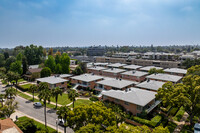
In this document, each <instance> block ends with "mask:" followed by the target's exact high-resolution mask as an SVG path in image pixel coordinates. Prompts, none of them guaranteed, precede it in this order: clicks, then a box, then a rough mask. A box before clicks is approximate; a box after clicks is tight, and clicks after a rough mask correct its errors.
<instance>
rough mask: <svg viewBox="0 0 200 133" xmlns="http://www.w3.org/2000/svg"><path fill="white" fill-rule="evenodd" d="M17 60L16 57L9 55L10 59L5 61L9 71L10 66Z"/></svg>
mask: <svg viewBox="0 0 200 133" xmlns="http://www.w3.org/2000/svg"><path fill="white" fill-rule="evenodd" d="M15 61H16V58H15V57H13V56H11V57H9V58H8V59H6V63H5V67H6V70H7V71H8V70H9V68H10V65H11V64H12V63H13V62H15Z"/></svg>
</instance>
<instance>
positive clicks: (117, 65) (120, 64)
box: [107, 63, 127, 68]
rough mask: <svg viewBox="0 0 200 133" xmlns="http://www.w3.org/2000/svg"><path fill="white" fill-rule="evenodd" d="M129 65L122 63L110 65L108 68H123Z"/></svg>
mask: <svg viewBox="0 0 200 133" xmlns="http://www.w3.org/2000/svg"><path fill="white" fill-rule="evenodd" d="M126 65H127V64H122V63H114V64H110V65H107V66H108V67H116V68H118V67H122V66H126Z"/></svg>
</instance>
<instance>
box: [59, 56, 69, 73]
mask: <svg viewBox="0 0 200 133" xmlns="http://www.w3.org/2000/svg"><path fill="white" fill-rule="evenodd" d="M60 64H61V66H62V73H63V74H66V73H69V71H70V68H69V65H70V58H69V56H68V55H67V54H66V53H63V54H62V56H61V58H60Z"/></svg>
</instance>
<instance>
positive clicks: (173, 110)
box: [169, 107, 178, 116]
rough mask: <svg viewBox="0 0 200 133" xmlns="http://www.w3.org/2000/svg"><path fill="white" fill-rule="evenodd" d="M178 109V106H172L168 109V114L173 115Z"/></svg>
mask: <svg viewBox="0 0 200 133" xmlns="http://www.w3.org/2000/svg"><path fill="white" fill-rule="evenodd" d="M177 111H178V107H174V108H172V109H171V110H170V112H169V115H170V116H174V115H175V114H176V112H177Z"/></svg>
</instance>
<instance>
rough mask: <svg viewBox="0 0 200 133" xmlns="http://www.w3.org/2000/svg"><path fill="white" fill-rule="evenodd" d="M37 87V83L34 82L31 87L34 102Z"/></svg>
mask: <svg viewBox="0 0 200 133" xmlns="http://www.w3.org/2000/svg"><path fill="white" fill-rule="evenodd" d="M37 89H38V87H37V85H34V84H32V85H31V86H30V88H29V91H30V92H32V94H33V102H34V93H35V91H37Z"/></svg>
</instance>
